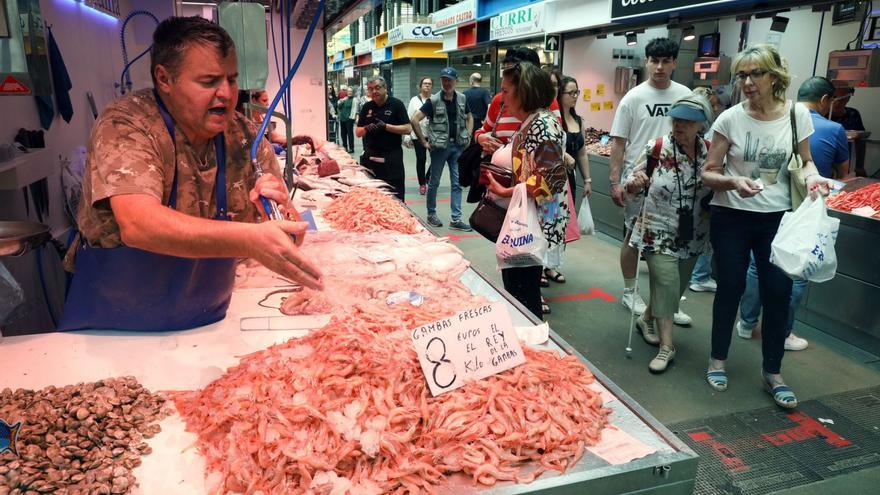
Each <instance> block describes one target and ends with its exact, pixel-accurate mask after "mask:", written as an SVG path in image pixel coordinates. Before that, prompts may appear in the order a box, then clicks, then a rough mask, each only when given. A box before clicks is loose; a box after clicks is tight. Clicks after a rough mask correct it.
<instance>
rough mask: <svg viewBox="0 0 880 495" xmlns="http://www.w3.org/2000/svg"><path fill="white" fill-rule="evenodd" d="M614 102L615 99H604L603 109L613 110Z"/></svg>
mask: <svg viewBox="0 0 880 495" xmlns="http://www.w3.org/2000/svg"><path fill="white" fill-rule="evenodd" d="M613 109H614V102H613V101H603V102H602V110H613Z"/></svg>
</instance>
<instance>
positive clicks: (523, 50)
mask: <svg viewBox="0 0 880 495" xmlns="http://www.w3.org/2000/svg"><path fill="white" fill-rule="evenodd" d="M517 62H530V63H532V64H534V65H535V66H537V67H540V66H541V59H540V58H539V57H538V52H536V51H535V50H532V49H531V48H528V47H525V46H517V47H513V48H510V49H508V50H507V52H506V53H505V54H504V60H502V61H501V64H502V65H508V64H515V63H517Z"/></svg>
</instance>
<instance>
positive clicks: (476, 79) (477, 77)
mask: <svg viewBox="0 0 880 495" xmlns="http://www.w3.org/2000/svg"><path fill="white" fill-rule="evenodd" d="M470 80H471V84H473V83H475V82H481V81H482V80H483V76H482V75H480V73H479V72H474V73H473V74H471V77H470Z"/></svg>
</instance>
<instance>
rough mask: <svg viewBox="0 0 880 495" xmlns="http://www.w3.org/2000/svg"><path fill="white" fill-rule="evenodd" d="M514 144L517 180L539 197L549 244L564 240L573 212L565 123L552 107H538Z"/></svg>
mask: <svg viewBox="0 0 880 495" xmlns="http://www.w3.org/2000/svg"><path fill="white" fill-rule="evenodd" d="M512 147H513V152H512V155H513V157H512V158H513V174H514V176H515V177H516V178H517V183H520V182H525V183H526V190H527V191H528V193H529V196H530V197H533V198H535V202H536V203H537V205H538V214H539V215H540V216H541V217H542V218H541V224H542V227H543V230H544V236H545V237H546V238H547V242H548V244H549V247H550V248H552V247H554V246H556V245H558V244H564V243H565V226H566V224H567V223H568V219H569V217H570V216H571V212H570V211H569V208H568V201H567V189H566V187H565V184H566V183H567V181H568V169H567V168H566V166H565V163H564V160H563V156H564V154H565V131H564V130H563V129H562V124H560V123H559V119H558V118H557V117H556V116H555V115H553V114H552V113H551V112H550V111H549V110H547V109H541V110H538V111H537V112H536V113H534V114H532V116H531V117H529V118H528V119H526V121H525V122H523V124H522V127H521V128H520V130H519V131H518V132H517V133H516V134H515V135H514V136H513V140H512Z"/></svg>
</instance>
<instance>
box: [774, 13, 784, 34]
mask: <svg viewBox="0 0 880 495" xmlns="http://www.w3.org/2000/svg"><path fill="white" fill-rule="evenodd" d="M787 27H788V17H782V16H779V15H777V16H773V22H772V23H771V24H770V31H778V32H780V33H784V32H785V28H787Z"/></svg>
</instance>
